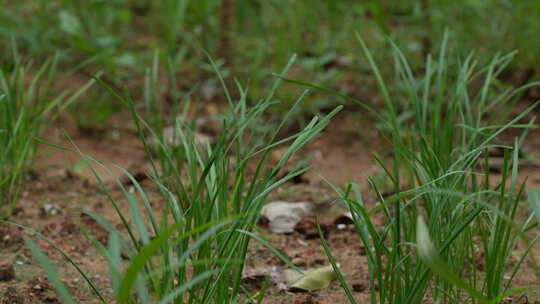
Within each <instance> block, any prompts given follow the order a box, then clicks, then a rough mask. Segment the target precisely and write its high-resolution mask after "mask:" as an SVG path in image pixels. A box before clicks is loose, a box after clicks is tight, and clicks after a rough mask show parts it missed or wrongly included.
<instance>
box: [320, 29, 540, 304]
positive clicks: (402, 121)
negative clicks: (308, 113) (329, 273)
mask: <svg viewBox="0 0 540 304" xmlns="http://www.w3.org/2000/svg"><path fill="white" fill-rule="evenodd" d="M445 41H446V40H445ZM360 43H361V46H362V48H363V50H364V53H365V55H366V58H367V61H368V62H369V64H370V65H371V67H372V70H373V72H374V74H375V77H376V79H377V81H378V84H379V87H380V91H381V93H382V96H383V99H384V107H385V111H384V112H383V113H382V114H379V113H376V112H374V111H372V112H373V113H376V115H377V116H378V118H379V119H380V121H381V122H382V123H383V125H384V126H385V128H384V135H385V137H386V138H387V139H388V140H389V142H390V144H391V149H392V152H393V153H392V158H393V159H391V160H389V161H385V160H383V159H380V158H378V157H376V160H377V162H378V163H379V165H380V166H381V167H382V169H384V171H385V172H386V174H387V176H388V178H389V179H390V180H391V181H392V187H393V189H394V191H395V194H394V195H392V196H390V197H383V195H382V194H381V192H380V191H379V185H378V184H377V183H376V182H374V180H373V179H370V180H369V183H370V186H371V190H372V191H373V192H374V193H375V194H376V195H377V197H378V199H379V202H378V203H377V204H376V205H371V206H370V205H367V204H364V202H363V200H362V194H361V191H360V187H359V186H358V185H351V186H349V187H348V188H347V189H346V190H344V191H339V190H338V191H339V192H340V193H341V195H343V197H344V198H345V200H346V201H347V202H348V203H349V207H350V210H351V214H352V216H353V219H354V225H355V227H356V230H357V233H358V236H359V238H360V239H361V240H362V242H363V243H364V245H365V246H366V248H367V250H366V256H367V262H368V272H369V278H370V293H371V303H392V304H397V303H424V301H426V299H431V300H432V301H434V302H435V303H501V302H502V301H503V300H504V299H505V298H507V297H508V296H510V295H515V294H518V293H525V292H528V291H530V289H521V290H520V289H517V290H516V289H515V288H516V286H514V285H513V284H512V283H513V280H514V279H515V277H516V275H517V273H518V270H519V269H520V267H521V266H522V264H523V261H524V260H525V259H526V257H527V256H528V255H529V254H530V253H531V252H530V249H531V247H532V245H533V244H534V243H535V242H536V240H537V238H535V239H534V240H532V241H531V240H529V239H528V237H527V236H526V234H525V233H524V232H525V231H527V230H528V229H530V227H531V224H532V221H533V216H532V215H530V216H529V217H526V218H524V219H523V218H520V217H518V216H517V215H518V211H519V210H520V209H521V207H520V206H521V205H520V203H521V200H522V199H523V193H524V185H519V184H518V180H517V177H518V176H517V172H518V161H519V148H520V145H521V143H522V142H523V140H524V138H525V134H526V130H527V129H529V128H532V127H534V124H533V123H534V119H531V120H530V121H529V123H521V120H523V119H524V118H525V116H526V115H527V114H529V113H530V112H531V110H532V109H533V108H534V107H535V106H536V104H535V105H533V106H531V107H529V108H528V109H526V110H525V111H523V112H522V113H520V114H519V115H517V116H516V117H510V116H509V113H510V110H511V107H512V105H513V103H514V102H515V100H516V99H517V98H518V97H519V94H520V92H523V90H525V89H527V88H528V87H530V86H531V85H535V84H530V85H527V86H526V87H523V88H517V89H513V88H501V87H500V86H499V85H498V84H497V76H498V75H500V73H501V72H502V71H504V69H505V67H506V66H507V65H508V64H509V62H510V60H511V59H512V57H513V54H509V55H503V56H500V55H497V56H495V57H494V58H493V59H492V60H491V62H490V63H489V64H488V65H487V66H485V67H479V66H478V65H477V63H476V61H475V60H474V57H473V56H472V55H471V56H468V57H467V58H465V60H462V61H457V62H458V63H456V61H454V62H449V56H448V54H447V46H446V42H445V43H443V45H442V46H441V50H440V54H439V55H438V57H437V58H436V59H434V58H432V57H428V58H427V63H426V66H425V73H424V74H423V75H421V77H418V76H416V75H414V74H413V72H412V69H411V67H410V66H409V64H408V62H407V60H406V59H405V57H404V56H403V54H402V53H401V51H400V50H399V49H398V48H397V47H396V46H395V45H393V44H392V48H393V50H394V59H395V72H396V78H395V79H396V80H395V81H396V83H394V85H393V86H391V87H389V86H387V84H386V82H385V80H384V79H383V78H382V76H381V74H380V73H379V69H378V67H377V64H376V63H375V62H374V60H373V59H372V56H371V54H370V52H369V51H368V49H367V47H366V46H365V44H364V42H363V41H362V40H361V39H360ZM479 83H480V85H478V84H479ZM310 86H313V85H310ZM396 88H399V89H396ZM404 113H405V114H406V115H404ZM404 117H405V118H404ZM510 128H523V129H525V132H524V134H523V136H521V137H520V138H516V140H515V143H514V144H512V145H501V144H497V142H496V139H497V137H498V136H499V135H500V134H501V133H502V132H504V131H505V130H508V129H510ZM493 148H499V149H503V151H504V158H503V165H502V168H501V169H500V171H501V172H500V179H499V180H498V181H497V182H495V181H494V180H492V178H491V172H490V159H489V157H488V151H489V150H490V149H493ZM375 214H377V216H382V217H384V218H385V219H386V221H385V224H384V225H383V226H382V227H379V226H376V225H375V224H374V222H373V220H372V216H373V215H375ZM521 240H523V241H524V242H525V244H527V245H528V247H527V250H525V251H524V252H522V253H520V255H519V256H517V257H516V258H515V257H514V252H513V250H514V248H515V245H516V244H517V242H519V241H521ZM323 245H325V246H324V247H325V249H326V252H327V254H328V255H329V256H330V257H331V260H332V259H333V257H332V256H331V250H330V249H329V248H328V246H327V245H326V243H325V242H323ZM513 259H515V260H514V262H515V263H510V261H511V260H513ZM478 265H483V266H482V267H479V266H478ZM336 271H339V269H338V268H337V267H336ZM338 278H340V281H341V283H342V285H343V287H344V290H345V292H346V293H347V295H348V296H349V299H350V301H351V302H353V303H355V302H356V301H355V299H354V297H353V295H352V294H351V293H350V290H349V288H348V286H347V283H346V282H345V281H344V280H343V278H342V277H340V276H338ZM520 287H523V286H520ZM525 287H529V286H525Z"/></svg>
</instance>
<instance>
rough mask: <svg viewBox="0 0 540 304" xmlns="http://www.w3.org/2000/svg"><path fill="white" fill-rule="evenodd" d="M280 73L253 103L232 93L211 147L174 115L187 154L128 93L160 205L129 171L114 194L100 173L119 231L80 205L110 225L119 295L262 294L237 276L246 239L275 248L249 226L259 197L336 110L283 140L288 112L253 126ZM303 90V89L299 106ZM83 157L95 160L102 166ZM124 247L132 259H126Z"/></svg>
mask: <svg viewBox="0 0 540 304" xmlns="http://www.w3.org/2000/svg"><path fill="white" fill-rule="evenodd" d="M291 64H292V61H291V62H290V64H289V65H288V66H287V68H286V69H285V70H284V72H283V73H285V72H286V71H287V69H288V68H289V67H290V65H291ZM280 81H281V79H279V78H278V79H277V80H276V82H275V84H274V86H273V87H272V88H271V91H270V93H269V95H268V96H266V97H265V98H263V99H261V100H260V101H258V102H256V103H255V104H254V105H251V106H249V105H248V104H247V100H246V98H245V97H246V94H245V90H242V89H241V92H243V94H241V96H240V99H239V100H235V101H233V100H232V99H230V100H229V103H230V108H229V112H228V113H226V114H225V117H224V120H223V132H222V133H221V135H220V136H219V138H218V139H217V140H216V143H215V144H213V145H207V146H205V147H203V146H201V145H200V144H199V143H198V142H197V140H196V139H195V137H194V136H193V130H192V129H191V128H189V126H187V125H185V124H183V123H182V122H181V121H176V123H175V132H177V134H178V136H179V138H180V145H181V148H180V150H181V152H182V153H178V151H179V150H178V149H176V148H173V147H171V146H170V145H167V144H166V143H165V142H164V141H162V140H160V138H161V137H160V136H156V131H157V130H154V129H153V128H152V127H151V124H150V123H147V122H146V121H145V120H143V119H142V116H141V115H140V114H139V113H138V112H137V111H136V110H135V106H134V104H133V103H132V102H131V101H130V99H129V98H128V99H123V101H125V102H126V104H128V105H129V107H130V109H131V110H132V113H133V118H134V120H135V122H136V125H137V128H138V131H139V134H140V136H141V140H142V142H143V144H144V146H145V148H146V149H147V151H149V157H150V159H151V163H152V166H151V169H150V172H148V173H149V175H150V176H151V179H152V181H153V186H154V188H155V189H156V190H158V191H157V192H158V193H159V200H160V201H162V202H163V204H164V206H163V208H158V207H157V206H156V205H155V204H152V202H151V201H152V200H155V199H156V198H153V199H151V198H150V197H149V196H148V195H147V193H146V191H145V190H144V189H143V186H142V185H140V184H139V183H138V182H137V180H136V179H135V178H134V177H133V176H132V175H131V174H129V172H127V171H125V170H123V172H124V173H125V175H126V176H127V177H128V178H129V179H130V181H131V183H132V185H133V188H134V190H135V191H131V192H130V191H129V189H127V187H126V186H125V185H124V184H123V183H122V182H121V181H120V179H118V178H117V184H118V187H119V188H120V189H121V190H122V192H123V193H124V200H119V199H116V198H114V197H113V195H112V194H111V192H110V190H109V189H108V188H107V187H106V186H105V184H104V183H102V182H101V178H100V176H99V175H97V174H96V178H97V179H98V180H99V182H100V185H101V187H102V189H103V192H104V193H105V195H106V196H107V197H108V199H109V200H110V202H111V204H112V205H113V206H114V208H115V210H116V211H117V215H118V217H119V219H120V221H121V222H122V224H123V227H122V229H117V228H115V226H114V225H113V224H112V223H110V222H108V221H107V220H106V219H104V218H103V217H101V216H100V215H98V214H96V213H94V212H91V211H89V210H84V212H85V213H86V214H87V215H89V216H90V217H92V218H93V219H94V220H96V221H97V222H98V223H100V224H101V225H102V226H103V227H104V228H105V229H106V230H107V231H108V232H109V240H108V244H107V245H104V244H101V243H99V242H97V241H94V243H95V245H96V247H97V248H98V250H99V251H100V252H101V253H102V254H103V256H104V258H105V259H106V260H107V262H108V265H109V272H110V277H111V282H112V287H113V290H114V292H113V298H114V300H115V301H116V303H235V302H238V301H239V300H240V299H242V298H244V299H246V298H253V297H254V296H256V297H257V298H259V299H262V296H263V295H262V294H261V295H252V294H249V292H248V291H247V290H246V289H245V288H244V287H243V286H242V281H241V275H242V271H243V268H244V263H245V261H246V253H247V249H248V243H249V242H250V240H251V239H252V238H256V239H257V240H259V241H262V242H263V244H264V245H267V246H269V245H268V244H267V243H266V242H265V241H263V240H261V239H260V238H258V237H257V236H256V235H255V234H253V233H252V230H253V228H254V226H255V224H256V222H257V220H258V217H259V214H260V210H261V208H262V205H263V204H264V202H265V201H266V198H267V196H268V195H269V194H270V192H271V191H272V190H274V189H275V188H276V187H278V186H279V185H281V184H283V183H285V182H287V181H288V180H290V179H292V178H294V177H295V176H297V175H299V174H302V173H303V172H305V171H306V170H307V168H306V167H298V168H297V169H296V170H293V171H291V172H288V173H287V174H285V175H282V174H281V171H282V169H283V168H284V166H285V164H286V163H287V162H288V161H289V160H290V158H291V157H292V156H293V154H294V153H296V152H297V151H298V150H299V149H301V148H302V147H303V146H304V145H306V144H307V143H308V142H310V141H311V140H312V139H313V138H314V137H315V136H317V135H319V134H320V133H321V131H322V130H323V129H324V128H325V127H326V126H327V125H328V123H329V122H330V120H331V118H332V117H333V116H334V115H335V114H336V113H337V112H338V111H339V110H340V108H336V109H335V110H334V111H332V112H331V113H329V114H328V115H326V116H324V117H315V118H313V120H311V122H310V123H309V124H308V125H307V126H306V127H305V128H304V129H303V130H301V131H299V132H298V133H296V134H294V135H292V136H289V137H287V138H284V139H278V133H279V128H280V126H283V125H284V124H285V122H286V120H287V119H288V115H287V116H285V117H284V118H283V121H282V122H281V124H280V126H279V127H277V128H275V129H274V130H273V131H272V133H269V134H260V133H254V132H253V130H254V129H256V128H257V124H260V123H262V121H263V119H264V117H263V115H264V114H265V112H267V111H268V108H269V107H270V105H272V104H273V103H274V101H273V100H272V98H273V94H274V93H275V91H276V90H277V89H278V87H279V83H280ZM225 90H226V88H225ZM228 96H229V95H228ZM305 96H306V94H305V93H304V94H302V95H301V96H300V98H299V99H298V102H297V103H296V105H298V104H299V103H300V102H301V101H302V99H303V98H304V97H305ZM292 111H294V109H291V113H292ZM148 133H149V134H150V136H152V138H158V148H157V149H159V151H158V153H155V147H153V146H149V145H148V142H149V138H148V136H147V134H148ZM282 145H287V146H288V150H287V152H286V153H284V154H283V156H282V157H281V159H280V160H279V161H278V162H277V164H272V165H270V163H269V155H270V153H271V152H272V150H273V149H275V148H277V147H279V146H282ZM81 155H83V156H84V158H85V160H86V161H87V162H88V164H90V165H102V164H100V163H99V162H97V161H95V160H93V159H92V158H91V157H89V156H86V155H84V154H82V153H81ZM154 158H157V159H154ZM250 168H255V170H254V172H250V171H248V170H250ZM126 209H127V210H129V211H128V212H126V211H125V210H126ZM38 237H41V238H43V237H42V236H41V235H38ZM90 238H91V239H92V240H93V237H92V236H90ZM27 243H28V245H29V246H30V248H31V249H32V252H33V253H34V256H35V257H36V259H37V260H38V261H39V262H40V263H41V265H42V266H43V268H44V270H45V272H46V273H47V275H48V276H49V278H50V280H51V282H52V283H53V284H54V286H55V289H56V291H57V292H58V294H59V295H60V296H61V297H62V299H63V301H64V302H65V303H74V300H73V296H72V295H71V293H70V292H69V289H68V288H67V287H66V286H65V284H64V283H63V282H62V281H61V279H60V278H59V275H58V273H57V272H56V270H55V268H54V266H53V265H52V263H51V261H50V260H49V259H48V258H47V257H46V256H45V255H44V254H43V252H41V250H40V249H39V248H38V247H37V246H36V245H35V244H34V242H33V241H32V240H30V239H27ZM57 249H58V250H60V249H59V248H57ZM61 253H62V255H63V256H64V257H65V258H66V259H68V261H69V262H70V263H71V264H72V265H73V266H75V267H76V268H77V270H78V271H79V272H80V274H81V275H82V276H83V278H84V279H85V280H86V282H87V283H88V284H89V286H90V288H91V290H92V291H93V293H94V294H95V295H96V298H97V299H98V300H99V301H101V302H102V303H107V300H108V299H109V298H108V296H107V295H106V294H105V293H104V292H103V291H102V290H100V289H99V288H98V287H97V285H96V284H95V283H94V282H93V281H92V279H91V278H90V276H88V275H87V274H86V272H85V271H83V270H82V269H81V268H80V267H79V266H78V265H77V264H75V263H74V262H73V261H72V260H71V259H70V257H69V256H68V255H67V254H65V253H64V252H62V251H61ZM122 255H124V256H125V257H128V262H127V263H125V264H124V263H123V262H122V258H121V257H122ZM290 265H291V267H293V268H295V267H294V265H292V264H290Z"/></svg>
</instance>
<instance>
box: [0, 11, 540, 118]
mask: <svg viewBox="0 0 540 304" xmlns="http://www.w3.org/2000/svg"><path fill="white" fill-rule="evenodd" d="M539 17H540V2H538V1H534V0H516V1H509V0H451V1H450V0H438V1H430V0H418V1H412V0H403V1H389V0H369V1H354V0H339V1H335V0H310V1H297V0H264V1H248V0H221V1H220V0H161V1H152V0H84V1H81V0H55V1H52V0H22V1H21V0H4V1H2V6H1V7H0V42H1V43H0V62H1V65H2V66H3V67H4V68H9V66H10V65H12V62H13V60H12V57H13V53H14V52H16V53H18V54H20V55H23V56H24V58H32V60H34V61H38V62H41V61H45V60H47V59H48V58H51V57H52V56H54V55H58V56H59V66H60V67H64V68H63V69H62V68H61V69H60V70H61V71H62V72H63V73H67V74H69V75H72V76H73V77H71V78H70V82H72V83H71V85H72V86H78V85H81V83H84V82H85V81H87V80H88V78H89V77H91V76H92V75H94V74H96V73H97V72H98V71H103V72H104V76H103V79H104V80H105V81H106V82H108V83H110V84H112V85H114V86H117V87H124V86H125V87H129V88H130V90H131V92H135V93H134V94H137V92H138V93H140V94H141V95H142V94H143V93H142V90H143V89H142V88H143V87H144V81H145V76H148V75H149V74H150V73H151V71H149V67H151V66H152V62H153V61H154V59H155V58H154V54H155V53H156V51H157V52H158V54H159V57H160V59H159V62H160V63H161V65H163V67H164V69H162V70H163V71H169V72H172V73H174V74H175V75H174V76H175V77H174V79H175V81H176V82H177V83H175V84H171V83H170V79H171V77H163V81H161V83H160V85H161V86H164V87H165V86H166V87H167V88H162V89H161V90H162V91H170V88H171V87H174V88H175V90H176V91H177V93H178V94H182V93H185V92H187V91H190V90H192V88H194V87H196V88H197V89H196V92H195V94H192V98H193V99H196V100H200V101H216V100H220V99H221V100H223V96H222V95H221V94H222V93H221V88H220V87H219V83H218V80H217V78H216V76H215V74H214V73H213V71H212V69H211V67H210V64H209V61H208V58H207V56H206V54H205V53H206V52H208V54H209V55H210V56H211V57H212V58H213V59H215V60H216V61H217V62H218V63H219V65H220V67H221V69H222V71H223V73H224V75H225V76H226V77H228V78H229V79H231V81H232V78H233V77H235V78H237V79H238V80H239V81H240V82H241V83H244V84H245V83H248V82H249V87H250V91H249V99H257V98H258V97H257V96H260V95H261V90H264V89H266V87H267V86H268V83H269V81H268V75H270V74H271V73H272V72H275V71H278V70H279V69H280V68H281V67H283V66H284V65H285V64H286V62H287V61H288V60H289V58H290V57H291V56H292V55H293V54H297V55H298V60H297V61H296V66H295V68H294V69H293V70H292V71H291V72H290V73H289V75H288V77H289V78H294V79H300V80H303V81H310V82H314V83H320V84H324V85H325V86H326V87H331V88H335V89H337V90H339V91H341V92H342V93H345V94H347V95H350V96H353V97H356V98H359V99H361V100H366V99H367V100H371V101H372V102H376V100H377V98H376V96H374V94H373V93H372V92H373V91H374V90H373V89H372V88H373V86H374V83H373V80H372V78H371V77H364V76H365V75H366V74H367V73H368V72H369V67H368V65H367V63H366V62H365V61H363V59H361V57H362V56H358V54H359V53H360V48H359V45H358V43H357V40H356V38H355V35H354V33H355V32H358V33H359V34H360V35H361V36H362V37H363V39H364V40H365V41H366V43H367V44H368V46H369V47H370V49H371V50H372V52H373V54H374V56H375V57H376V58H375V59H376V60H377V61H378V62H385V61H386V62H388V66H383V67H381V69H382V73H388V75H393V73H392V72H391V71H392V68H393V65H394V64H393V59H392V54H391V50H390V49H391V48H390V46H389V44H388V38H390V39H392V40H393V41H395V42H396V43H397V44H398V46H399V47H400V48H401V49H402V50H403V51H404V52H405V55H406V56H407V57H408V58H409V60H410V61H411V64H412V66H413V67H414V68H415V69H418V70H421V69H422V67H423V64H424V62H425V57H426V56H427V54H428V53H436V52H437V47H438V46H439V45H440V40H441V39H442V37H443V33H444V32H445V31H448V32H449V39H450V45H451V46H452V47H453V51H454V52H458V53H463V55H466V54H468V53H469V52H470V50H473V49H474V50H476V52H479V53H480V54H478V56H477V57H478V58H480V59H482V58H490V57H491V56H493V55H495V54H496V53H507V52H510V51H514V50H517V51H518V52H519V53H518V55H517V59H516V60H514V61H513V64H512V65H511V66H510V67H509V68H508V75H511V76H509V77H510V78H512V79H515V81H516V82H518V83H516V85H520V84H523V83H525V82H526V81H530V80H535V78H537V75H536V74H537V72H536V70H535V66H536V60H535V55H536V54H538V53H539V51H540V44H539V43H538V42H537V39H536V35H537V29H538V28H540V18H539ZM456 58H459V57H456ZM486 60H487V59H486ZM227 61H229V62H227ZM386 70H387V71H386ZM169 76H170V75H169ZM168 80H169V81H168ZM167 82H169V83H167ZM67 85H70V84H67ZM156 89H157V88H156ZM297 90H298V89H297V88H296V89H295V88H293V86H291V87H290V88H289V89H283V90H282V91H281V92H280V94H279V95H278V96H277V97H276V98H277V99H279V101H281V103H279V104H278V105H276V106H274V112H275V113H277V114H281V113H283V112H284V111H286V110H287V109H288V108H290V106H291V103H292V102H293V100H295V97H294V96H296V94H297ZM103 94H104V92H103V90H101V89H99V88H98V89H93V90H90V91H89V92H88V93H87V94H86V96H85V99H86V100H88V101H86V102H85V101H84V100H83V101H81V102H79V103H78V104H77V105H76V106H75V107H72V108H71V112H72V114H73V117H75V119H76V121H77V123H78V125H79V126H81V127H88V126H94V127H95V126H99V125H103V124H105V123H106V122H107V120H108V119H109V118H110V116H111V115H112V114H113V113H115V112H116V111H117V110H118V109H120V108H121V106H120V105H118V104H115V102H114V101H113V100H112V98H110V96H104V95H103ZM315 95H316V96H315V97H314V96H312V98H310V101H309V102H307V103H304V104H303V106H302V107H299V108H298V110H297V113H296V114H297V116H296V119H295V121H297V122H299V123H300V124H302V123H303V121H304V118H305V117H307V115H312V114H315V113H318V112H326V111H328V110H329V109H331V108H332V107H333V106H335V105H336V103H338V102H339V100H338V99H336V97H330V96H327V95H322V94H321V95H320V96H319V95H317V94H315ZM136 97H137V96H136ZM166 97H167V96H160V97H159V99H166ZM81 113H82V114H81Z"/></svg>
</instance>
